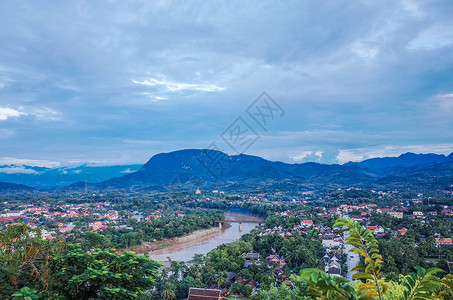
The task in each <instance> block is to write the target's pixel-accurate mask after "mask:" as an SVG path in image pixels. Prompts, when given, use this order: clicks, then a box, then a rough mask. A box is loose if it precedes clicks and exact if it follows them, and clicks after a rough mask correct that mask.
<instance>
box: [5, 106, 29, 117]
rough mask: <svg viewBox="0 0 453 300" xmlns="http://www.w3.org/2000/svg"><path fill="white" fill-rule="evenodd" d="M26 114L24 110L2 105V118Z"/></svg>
mask: <svg viewBox="0 0 453 300" xmlns="http://www.w3.org/2000/svg"><path fill="white" fill-rule="evenodd" d="M22 115H25V114H24V113H23V112H20V111H18V110H15V109H12V108H7V107H0V120H6V119H8V118H11V117H20V116H22Z"/></svg>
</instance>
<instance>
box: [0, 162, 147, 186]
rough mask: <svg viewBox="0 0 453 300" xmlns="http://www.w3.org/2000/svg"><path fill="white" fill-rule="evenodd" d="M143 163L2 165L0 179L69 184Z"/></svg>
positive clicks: (98, 178)
mask: <svg viewBox="0 0 453 300" xmlns="http://www.w3.org/2000/svg"><path fill="white" fill-rule="evenodd" d="M141 166H142V165H124V166H89V165H82V166H77V167H61V168H45V167H34V166H23V165H3V166H0V181H3V182H11V183H16V184H24V185H28V186H32V187H38V188H43V187H58V186H61V187H63V186H67V185H70V184H72V183H74V182H77V181H85V180H87V181H88V182H101V181H104V180H107V179H109V178H112V177H118V176H122V175H124V174H127V173H131V172H134V171H137V170H138V169H140V167H141Z"/></svg>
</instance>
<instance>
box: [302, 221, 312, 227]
mask: <svg viewBox="0 0 453 300" xmlns="http://www.w3.org/2000/svg"><path fill="white" fill-rule="evenodd" d="M301 225H302V226H304V227H311V226H313V221H312V220H303V221H302V224H301Z"/></svg>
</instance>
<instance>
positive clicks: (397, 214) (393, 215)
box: [389, 211, 403, 219]
mask: <svg viewBox="0 0 453 300" xmlns="http://www.w3.org/2000/svg"><path fill="white" fill-rule="evenodd" d="M389 215H390V216H392V217H394V218H397V219H402V218H403V213H402V212H394V211H392V212H389Z"/></svg>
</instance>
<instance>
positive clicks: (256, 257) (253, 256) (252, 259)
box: [242, 251, 261, 268]
mask: <svg viewBox="0 0 453 300" xmlns="http://www.w3.org/2000/svg"><path fill="white" fill-rule="evenodd" d="M242 256H243V257H244V258H245V262H244V268H247V267H248V266H250V265H257V266H261V261H260V254H259V253H258V252H255V251H252V252H249V253H244V254H242Z"/></svg>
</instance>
